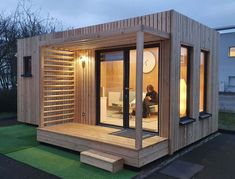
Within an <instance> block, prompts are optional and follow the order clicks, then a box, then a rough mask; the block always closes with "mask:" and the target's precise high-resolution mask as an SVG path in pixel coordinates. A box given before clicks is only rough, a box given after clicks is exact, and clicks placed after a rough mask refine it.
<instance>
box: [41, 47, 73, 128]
mask: <svg viewBox="0 0 235 179" xmlns="http://www.w3.org/2000/svg"><path fill="white" fill-rule="evenodd" d="M42 60H43V63H42V64H43V66H42V85H43V91H42V111H41V112H42V113H43V114H42V118H43V120H42V123H41V125H43V126H47V125H54V124H58V123H65V122H71V121H73V120H74V117H75V109H74V106H75V83H74V53H73V52H69V51H61V50H53V49H44V51H43V59H42Z"/></svg>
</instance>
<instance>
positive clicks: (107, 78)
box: [100, 48, 159, 96]
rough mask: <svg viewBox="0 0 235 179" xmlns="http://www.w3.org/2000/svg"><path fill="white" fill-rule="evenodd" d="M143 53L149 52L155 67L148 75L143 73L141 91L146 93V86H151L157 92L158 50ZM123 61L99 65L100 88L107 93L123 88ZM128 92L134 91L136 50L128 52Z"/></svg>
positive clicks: (151, 49)
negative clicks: (152, 56) (153, 58)
mask: <svg viewBox="0 0 235 179" xmlns="http://www.w3.org/2000/svg"><path fill="white" fill-rule="evenodd" d="M145 51H149V52H151V53H152V54H153V55H154V57H155V63H156V65H155V67H154V68H153V70H152V71H151V72H149V73H143V91H144V92H146V87H147V85H149V84H151V85H153V86H154V89H155V90H156V91H158V66H159V57H158V53H159V50H158V48H148V49H145ZM123 70H124V69H123V61H121V60H120V61H106V62H102V63H101V84H100V85H101V87H104V88H105V94H106V96H107V95H108V91H120V90H122V87H123V73H124V71H123ZM129 85H130V86H129V89H130V91H135V90H136V50H131V51H130V81H129Z"/></svg>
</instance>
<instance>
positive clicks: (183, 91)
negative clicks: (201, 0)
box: [179, 46, 190, 119]
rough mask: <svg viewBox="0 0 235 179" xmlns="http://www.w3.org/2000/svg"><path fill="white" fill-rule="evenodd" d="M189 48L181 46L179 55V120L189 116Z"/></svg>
mask: <svg viewBox="0 0 235 179" xmlns="http://www.w3.org/2000/svg"><path fill="white" fill-rule="evenodd" d="M189 52H190V50H189V48H188V47H185V46H182V47H181V54H180V111H179V113H180V118H181V119H184V118H186V117H188V116H189V96H190V94H189V89H190V85H189V84H190V76H189V75H190V69H189V68H190V62H189V55H190V54H189Z"/></svg>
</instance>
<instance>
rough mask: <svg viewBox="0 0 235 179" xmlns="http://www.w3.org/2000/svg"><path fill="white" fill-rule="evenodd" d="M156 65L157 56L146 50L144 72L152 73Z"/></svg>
mask: <svg viewBox="0 0 235 179" xmlns="http://www.w3.org/2000/svg"><path fill="white" fill-rule="evenodd" d="M155 65H156V60H155V56H154V55H153V54H152V53H151V52H149V51H144V61H143V72H144V73H150V72H151V71H152V70H153V69H154V67H155Z"/></svg>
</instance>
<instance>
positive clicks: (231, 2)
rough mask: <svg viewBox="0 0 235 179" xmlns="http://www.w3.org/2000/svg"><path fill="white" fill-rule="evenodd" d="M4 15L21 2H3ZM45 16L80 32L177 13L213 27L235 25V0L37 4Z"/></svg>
mask: <svg viewBox="0 0 235 179" xmlns="http://www.w3.org/2000/svg"><path fill="white" fill-rule="evenodd" d="M1 1H2V3H0V12H1V13H2V12H4V13H10V12H11V11H13V10H14V9H15V8H16V5H17V0H1ZM32 3H33V7H34V8H35V9H41V15H42V16H44V15H45V16H46V15H48V13H49V15H50V16H51V17H54V18H56V19H58V20H59V21H61V23H62V24H63V27H64V28H65V29H66V28H72V27H73V28H76V27H83V26H88V25H94V24H99V23H104V22H109V21H114V20H120V19H125V18H130V17H135V16H140V15H145V14H151V13H155V12H160V11H165V10H170V9H175V10H176V11H179V12H181V13H183V14H185V15H187V16H189V17H191V18H193V19H195V20H197V21H199V22H201V23H203V24H206V25H208V26H209V27H220V26H229V25H235V0H223V1H222V0H197V1H195V0H113V1H111V0H90V1H89V0H37V1H36V0H33V1H32Z"/></svg>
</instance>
